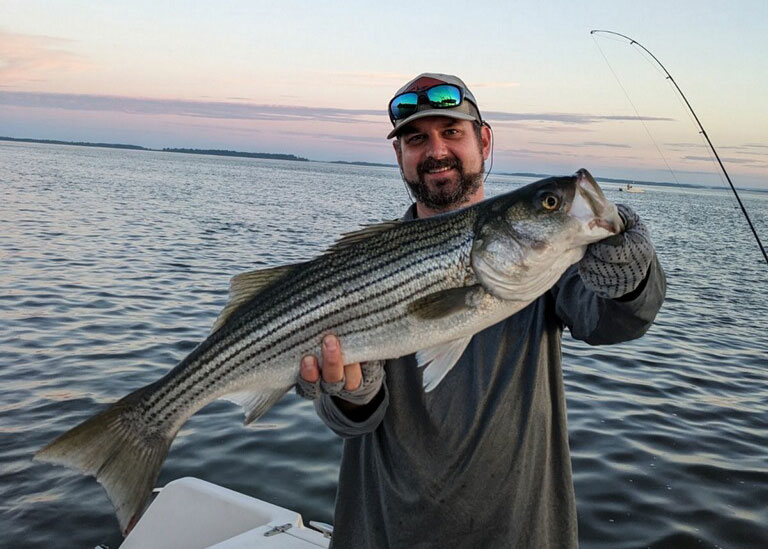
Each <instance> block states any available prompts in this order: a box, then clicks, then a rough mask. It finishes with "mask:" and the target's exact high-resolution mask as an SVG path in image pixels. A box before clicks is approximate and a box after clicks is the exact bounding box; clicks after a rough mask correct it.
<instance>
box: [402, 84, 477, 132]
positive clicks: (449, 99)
mask: <svg viewBox="0 0 768 549" xmlns="http://www.w3.org/2000/svg"><path fill="white" fill-rule="evenodd" d="M462 101H464V92H463V91H462V90H461V88H460V87H458V86H454V85H453V84H438V85H436V86H432V87H431V88H427V89H426V90H421V91H418V92H405V93H401V94H400V95H396V96H395V97H393V98H392V101H390V102H389V118H390V120H391V121H392V122H393V123H394V122H395V121H396V120H403V119H404V118H408V117H409V116H411V115H412V114H413V113H415V112H417V111H418V110H419V107H420V106H421V105H427V104H428V105H429V106H430V107H432V108H434V109H452V108H453V107H458V106H459V105H461V102H462Z"/></svg>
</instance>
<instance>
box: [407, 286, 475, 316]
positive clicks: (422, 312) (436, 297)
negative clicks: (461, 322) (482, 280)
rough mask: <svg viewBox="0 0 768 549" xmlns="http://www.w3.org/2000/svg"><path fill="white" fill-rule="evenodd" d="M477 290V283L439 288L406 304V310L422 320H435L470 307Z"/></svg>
mask: <svg viewBox="0 0 768 549" xmlns="http://www.w3.org/2000/svg"><path fill="white" fill-rule="evenodd" d="M478 291H481V288H480V286H479V285H474V286H464V287H461V288H449V289H448V290H441V291H439V292H434V293H432V294H429V295H425V296H424V297H421V298H419V299H417V300H416V301H414V302H413V303H411V304H410V305H408V310H409V312H410V313H411V314H413V315H415V316H417V317H418V318H421V319H423V320H437V319H440V318H444V317H446V316H450V315H452V314H455V313H459V312H461V311H464V310H466V309H470V308H472V302H473V301H474V299H475V298H476V297H477V295H478Z"/></svg>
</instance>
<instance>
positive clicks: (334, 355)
mask: <svg viewBox="0 0 768 549" xmlns="http://www.w3.org/2000/svg"><path fill="white" fill-rule="evenodd" d="M343 360H344V359H343V358H342V357H341V346H340V345H339V340H338V339H337V338H336V336H334V335H327V336H325V337H324V338H323V367H322V374H323V381H325V382H326V383H338V382H339V381H341V380H342V379H343V378H344V362H343Z"/></svg>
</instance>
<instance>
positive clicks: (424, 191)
mask: <svg viewBox="0 0 768 549" xmlns="http://www.w3.org/2000/svg"><path fill="white" fill-rule="evenodd" d="M394 147H395V152H396V154H397V161H398V163H399V164H400V170H401V172H402V174H403V179H404V180H405V182H406V183H407V184H408V186H409V187H410V189H411V192H412V193H413V194H414V197H415V198H416V201H417V202H418V203H419V205H420V206H422V208H425V211H422V212H421V213H428V214H433V213H439V212H445V211H450V210H454V209H457V208H460V207H463V206H467V205H470V204H473V203H475V202H478V201H480V200H482V198H483V188H482V187H483V172H484V160H485V158H487V156H488V153H489V151H490V132H489V130H488V128H486V127H485V126H483V127H482V128H481V136H480V139H478V136H477V133H476V131H475V128H474V127H473V123H472V122H470V121H467V120H456V119H454V118H448V117H445V116H429V117H426V118H421V119H419V120H414V121H413V122H411V123H410V124H408V126H406V128H404V129H403V131H402V132H401V133H400V138H399V144H398V143H397V142H395V143H394Z"/></svg>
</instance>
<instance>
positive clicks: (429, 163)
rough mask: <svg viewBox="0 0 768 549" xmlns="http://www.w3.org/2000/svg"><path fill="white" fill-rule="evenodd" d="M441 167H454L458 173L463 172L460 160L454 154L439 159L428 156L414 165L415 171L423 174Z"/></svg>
mask: <svg viewBox="0 0 768 549" xmlns="http://www.w3.org/2000/svg"><path fill="white" fill-rule="evenodd" d="M441 168H456V169H457V170H458V171H459V173H463V166H462V164H461V160H459V159H458V158H456V157H455V156H454V157H452V158H441V159H440V160H438V159H437V158H432V157H429V158H427V159H426V160H424V161H423V162H421V163H419V165H418V166H416V172H417V173H418V174H419V175H424V174H425V173H427V172H429V171H430V170H438V169H441Z"/></svg>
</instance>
